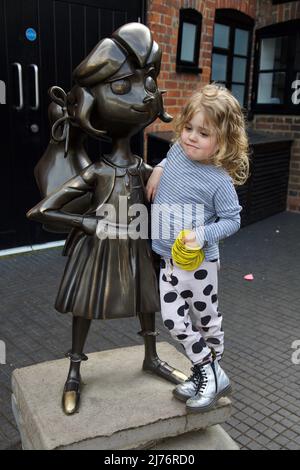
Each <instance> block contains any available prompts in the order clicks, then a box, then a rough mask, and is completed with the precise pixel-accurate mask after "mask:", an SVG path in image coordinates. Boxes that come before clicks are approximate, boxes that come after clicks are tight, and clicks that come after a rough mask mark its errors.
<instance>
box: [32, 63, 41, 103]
mask: <svg viewBox="0 0 300 470" xmlns="http://www.w3.org/2000/svg"><path fill="white" fill-rule="evenodd" d="M29 67H31V68H32V69H33V74H34V95H35V104H34V106H30V109H32V110H33V111H37V110H38V109H39V107H40V97H39V68H38V66H37V65H36V64H30V65H29Z"/></svg>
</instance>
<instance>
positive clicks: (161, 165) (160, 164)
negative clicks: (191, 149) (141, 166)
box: [155, 158, 167, 168]
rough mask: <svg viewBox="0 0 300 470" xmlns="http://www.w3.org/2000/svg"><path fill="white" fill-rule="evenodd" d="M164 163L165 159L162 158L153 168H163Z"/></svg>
mask: <svg viewBox="0 0 300 470" xmlns="http://www.w3.org/2000/svg"><path fill="white" fill-rule="evenodd" d="M166 162H167V158H164V159H163V160H162V161H161V162H159V163H158V164H157V165H155V168H156V167H157V166H160V167H161V168H164V167H165V164H166Z"/></svg>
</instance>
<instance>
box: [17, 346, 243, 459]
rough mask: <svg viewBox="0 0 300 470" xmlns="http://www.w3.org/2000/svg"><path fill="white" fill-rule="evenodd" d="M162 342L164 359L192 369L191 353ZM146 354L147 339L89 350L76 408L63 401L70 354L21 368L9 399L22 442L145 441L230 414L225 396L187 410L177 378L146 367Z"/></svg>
mask: <svg viewBox="0 0 300 470" xmlns="http://www.w3.org/2000/svg"><path fill="white" fill-rule="evenodd" d="M157 349H158V353H159V356H160V358H161V359H163V360H166V361H167V362H168V363H169V364H172V365H173V366H175V367H177V368H178V369H180V370H182V371H183V372H185V373H186V374H187V375H189V372H190V371H189V368H190V363H189V361H188V360H187V359H186V358H185V356H183V355H182V354H181V353H179V352H178V351H177V350H176V349H175V348H174V347H173V346H171V345H169V344H168V343H158V347H157ZM143 356H144V347H143V346H134V347H128V348H121V349H114V350H110V351H102V352H97V353H92V354H90V355H89V361H88V362H87V363H83V364H82V379H83V382H84V383H85V386H84V388H83V391H82V395H81V406H80V410H79V413H76V414H75V415H72V416H65V415H64V413H63V411H62V409H61V395H62V390H63V385H64V382H65V379H66V375H67V372H68V367H69V361H68V360H67V359H61V360H58V361H51V362H45V363H41V364H36V365H33V366H30V367H24V368H22V369H16V370H15V371H14V372H13V377H12V389H13V396H12V404H13V411H14V415H15V418H16V421H17V424H18V427H19V430H20V434H21V439H22V446H23V448H24V449H45V450H46V449H48V450H50V449H106V450H109V449H115V450H117V449H137V448H144V449H147V448H148V447H152V448H153V446H155V445H159V442H160V441H162V440H163V439H168V438H170V437H175V436H181V435H183V434H185V437H186V436H188V435H187V433H190V432H193V431H199V430H201V429H205V428H207V427H209V426H212V425H216V424H219V423H222V422H224V421H225V420H226V419H227V418H228V417H229V415H230V412H231V406H230V400H229V399H227V398H226V399H225V398H223V399H221V400H219V402H218V404H217V405H216V407H215V409H213V410H212V411H209V412H206V413H203V414H187V413H186V408H185V404H184V403H181V402H180V401H178V400H176V399H175V398H174V397H173V395H172V389H173V388H174V385H173V384H171V383H169V382H167V381H166V380H164V379H162V378H159V377H157V376H155V375H152V374H147V373H145V372H143V371H142V370H141V365H142V361H143ZM223 433H224V431H223ZM202 434H203V433H202ZM225 434H226V433H225ZM219 435H220V432H219ZM199 436H200V435H197V436H196V437H195V439H196V440H197V438H198V437H199ZM206 436H207V434H206ZM191 437H192V435H191ZM216 438H217V434H216ZM193 439H194V437H193ZM202 441H203V439H202ZM174 442H175V441H174ZM230 442H231V441H230ZM232 442H233V441H232ZM228 443H229V441H228V442H227V444H228ZM227 444H226V445H227ZM164 445H167V444H164ZM170 445H172V444H170ZM174 445H176V444H174ZM177 445H178V446H179V445H181V444H179V443H178V444H177ZM182 445H183V444H182ZM196 445H197V444H196ZM211 445H212V444H211ZM224 445H225V444H224ZM157 448H161V449H162V448H163V447H157ZM216 448H217V447H216ZM226 448H228V447H226ZM232 448H234V446H233V447H232ZM235 448H236V447H235ZM174 449H175V447H174Z"/></svg>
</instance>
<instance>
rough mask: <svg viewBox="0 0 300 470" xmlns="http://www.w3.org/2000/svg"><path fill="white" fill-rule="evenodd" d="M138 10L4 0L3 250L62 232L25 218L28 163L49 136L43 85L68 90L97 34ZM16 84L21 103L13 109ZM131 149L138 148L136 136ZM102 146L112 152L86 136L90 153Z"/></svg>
mask: <svg viewBox="0 0 300 470" xmlns="http://www.w3.org/2000/svg"><path fill="white" fill-rule="evenodd" d="M143 17H144V1H140V0H132V1H130V2H124V1H122V0H105V1H104V0H98V1H97V0H1V2H0V80H1V81H3V82H4V83H5V85H6V104H0V158H1V175H2V184H1V189H0V211H1V219H0V249H4V248H8V247H13V246H19V245H27V244H33V243H41V242H45V241H50V240H54V239H58V238H59V239H61V238H62V236H61V235H57V234H50V233H47V232H45V231H44V230H43V229H42V227H41V225H40V224H37V223H34V222H30V221H28V220H27V219H26V217H25V214H26V211H27V210H28V209H29V208H31V207H32V206H33V205H35V204H36V203H37V202H38V201H39V200H40V195H39V193H38V189H37V186H36V183H35V181H34V176H33V170H34V167H35V165H36V163H37V162H38V160H39V159H40V157H41V155H42V154H43V151H44V150H45V149H46V147H47V144H48V141H49V135H50V134H49V133H50V129H49V124H48V117H47V108H48V105H49V97H48V89H49V88H50V87H51V86H53V85H58V86H60V87H62V88H63V89H65V91H68V90H70V88H71V86H72V70H73V69H74V68H75V67H76V66H77V65H78V64H79V63H80V62H81V61H82V59H83V58H84V57H85V56H86V55H87V54H88V53H89V52H90V51H91V49H92V48H93V47H94V46H95V45H96V44H97V42H98V41H99V40H100V39H101V38H103V37H107V36H110V35H111V33H112V32H113V31H114V30H115V29H116V28H118V27H119V26H121V25H122V24H124V23H126V22H130V21H137V20H138V18H141V19H143ZM27 28H33V29H34V30H35V31H36V33H37V37H36V40H32V41H31V40H29V39H27V38H26V35H25V31H26V30H27ZM21 72H22V78H20V76H21V75H20V74H21ZM20 87H21V91H23V107H22V109H16V105H17V106H18V105H19V104H20V93H19V89H20ZM37 98H38V104H39V106H38V107H37V106H36V104H37ZM133 148H134V151H135V152H137V153H139V154H140V155H142V152H143V148H142V138H141V135H140V136H138V137H137V138H136V139H134V145H133ZM102 151H105V152H106V151H109V149H108V146H107V144H105V145H103V144H101V143H98V142H95V141H92V140H90V141H89V142H88V153H89V154H90V155H91V158H92V159H93V156H97V155H98V154H99V152H102Z"/></svg>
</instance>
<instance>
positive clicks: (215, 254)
mask: <svg viewBox="0 0 300 470" xmlns="http://www.w3.org/2000/svg"><path fill="white" fill-rule="evenodd" d="M175 131H176V138H177V140H176V142H175V143H174V145H173V146H172V147H171V149H170V151H169V152H168V155H167V158H166V159H165V160H163V161H162V162H161V163H160V164H159V165H158V166H157V167H155V169H154V171H153V173H152V176H151V177H150V179H149V181H148V184H147V196H148V198H149V200H154V207H156V208H157V207H168V206H169V207H170V205H172V208H175V209H174V210H173V209H172V210H173V212H174V211H175V213H173V217H171V218H170V221H171V222H170V223H171V225H172V221H173V227H171V229H172V228H173V229H174V224H175V223H174V221H175V220H177V221H178V220H179V219H180V213H179V212H180V210H181V209H180V208H182V207H185V206H184V205H195V204H197V205H199V204H200V205H202V206H201V207H202V208H203V210H204V212H203V217H200V218H198V219H197V217H196V218H194V219H193V220H192V224H191V226H189V227H186V226H182V227H181V229H191V228H192V230H189V231H186V232H184V233H183V234H182V233H180V234H178V227H175V231H174V230H173V235H174V236H173V237H172V236H171V237H170V238H167V239H166V238H165V237H163V236H162V235H161V230H159V229H161V225H162V220H161V219H158V218H157V217H152V233H154V232H155V235H156V236H155V237H153V236H152V248H153V250H154V251H155V252H156V253H158V254H159V255H160V256H161V271H160V298H161V313H162V318H163V321H164V325H165V326H166V328H168V329H169V331H170V333H171V335H172V337H173V338H174V339H176V340H177V341H179V342H180V343H181V345H182V346H183V348H184V350H185V353H186V355H187V356H188V358H189V359H190V361H191V363H192V365H193V367H192V375H191V376H190V377H189V379H188V380H187V381H185V382H184V383H183V384H180V385H177V386H176V388H175V389H174V395H175V397H176V398H178V399H180V400H183V401H186V407H187V409H188V410H190V411H194V412H202V411H206V410H208V409H210V408H211V407H213V406H214V404H215V403H216V402H217V400H218V399H219V398H220V397H221V396H226V395H228V394H229V393H230V391H231V385H230V381H229V379H228V377H227V375H226V373H225V372H224V371H223V370H222V368H221V367H220V365H219V360H220V359H221V357H222V353H223V349H224V333H223V330H222V328H221V324H222V315H221V313H220V312H219V311H218V269H219V248H218V242H219V240H222V239H224V238H226V237H228V236H230V235H232V234H233V233H235V232H236V231H237V230H238V229H239V227H240V210H241V206H240V205H239V202H238V197H237V194H236V191H235V188H234V184H235V185H241V184H243V183H244V182H245V181H246V179H247V177H248V172H249V160H248V141H247V136H246V132H245V122H244V117H243V114H242V110H241V107H240V105H239V103H238V101H237V100H236V99H235V98H234V96H233V95H232V94H231V93H230V92H229V91H228V90H227V89H225V88H223V87H221V86H218V85H216V84H210V85H206V86H204V87H203V88H202V89H201V91H199V92H197V93H195V94H194V95H193V96H191V97H190V99H189V100H188V102H187V104H186V106H185V107H184V109H183V110H182V112H181V114H180V115H179V116H178V118H177V120H176V122H175ZM157 205H159V206H157ZM162 205H163V206H162ZM176 208H178V210H179V212H178V213H176ZM152 213H154V211H152ZM194 213H195V212H194ZM176 228H177V232H176ZM171 233H172V230H171ZM157 234H159V236H157ZM178 235H179V237H181V238H180V240H179V237H178ZM176 237H177V240H175V239H176ZM174 242H175V245H174ZM178 243H181V247H182V246H183V248H184V249H185V250H183V251H185V253H190V256H189V255H187V256H188V258H187V260H186V261H187V263H183V264H180V263H179V262H177V263H176V260H175V258H174V253H175V251H174V246H177V245H178ZM172 248H173V251H172ZM200 248H202V250H203V254H204V256H203V257H204V261H203V262H202V263H201V264H200V265H199V266H197V267H196V268H195V266H193V263H192V264H190V265H189V260H190V259H191V257H192V258H193V256H194V255H193V251H194V253H197V249H198V252H200ZM172 253H173V259H172ZM200 258H201V257H200ZM193 259H194V258H193ZM200 261H201V259H200ZM179 266H180V267H179Z"/></svg>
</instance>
